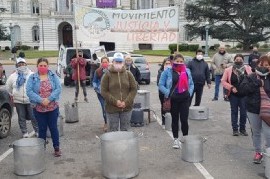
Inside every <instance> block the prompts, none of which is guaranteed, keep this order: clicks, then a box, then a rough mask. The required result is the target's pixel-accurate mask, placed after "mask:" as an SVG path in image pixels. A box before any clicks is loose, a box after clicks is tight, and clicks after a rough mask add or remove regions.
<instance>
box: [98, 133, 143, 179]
mask: <svg viewBox="0 0 270 179" xmlns="http://www.w3.org/2000/svg"><path fill="white" fill-rule="evenodd" d="M100 140H101V163H102V174H103V176H104V177H106V178H132V177H135V176H137V175H138V174H139V157H138V156H139V146H138V139H137V136H136V135H135V134H134V133H133V132H124V131H118V132H108V133H105V134H103V135H102V136H101V137H100Z"/></svg>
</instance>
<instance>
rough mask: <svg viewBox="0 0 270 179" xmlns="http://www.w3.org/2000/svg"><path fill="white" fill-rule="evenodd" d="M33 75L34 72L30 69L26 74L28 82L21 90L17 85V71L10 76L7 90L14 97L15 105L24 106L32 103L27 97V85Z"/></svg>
mask: <svg viewBox="0 0 270 179" xmlns="http://www.w3.org/2000/svg"><path fill="white" fill-rule="evenodd" d="M32 73H33V72H32V71H31V70H30V69H27V71H26V72H25V76H26V81H25V82H24V84H23V85H22V86H21V87H20V88H19V89H17V85H16V81H17V78H18V73H17V71H16V72H14V73H12V74H11V75H10V76H9V78H8V80H7V83H6V89H7V91H8V92H9V94H11V96H12V97H13V100H14V103H22V104H29V103H30V101H29V98H28V96H27V95H26V83H27V80H28V79H29V76H30V75H31V74H32Z"/></svg>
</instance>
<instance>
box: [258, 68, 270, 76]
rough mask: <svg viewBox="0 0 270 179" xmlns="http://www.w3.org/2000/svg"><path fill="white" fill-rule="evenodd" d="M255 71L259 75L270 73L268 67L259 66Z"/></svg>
mask: <svg viewBox="0 0 270 179" xmlns="http://www.w3.org/2000/svg"><path fill="white" fill-rule="evenodd" d="M255 71H256V73H257V74H258V75H259V76H267V75H268V74H269V70H268V68H267V67H257V68H256V70H255Z"/></svg>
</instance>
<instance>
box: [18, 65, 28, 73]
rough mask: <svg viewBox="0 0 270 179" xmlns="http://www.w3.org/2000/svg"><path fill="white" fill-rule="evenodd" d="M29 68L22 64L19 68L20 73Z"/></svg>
mask: <svg viewBox="0 0 270 179" xmlns="http://www.w3.org/2000/svg"><path fill="white" fill-rule="evenodd" d="M27 69H28V68H27V66H20V67H18V68H17V70H18V72H19V73H24V72H26V71H27Z"/></svg>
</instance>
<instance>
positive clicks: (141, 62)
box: [130, 54, 151, 84]
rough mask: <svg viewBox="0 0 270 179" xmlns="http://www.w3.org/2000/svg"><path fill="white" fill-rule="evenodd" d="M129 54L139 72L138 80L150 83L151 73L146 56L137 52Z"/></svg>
mask: <svg viewBox="0 0 270 179" xmlns="http://www.w3.org/2000/svg"><path fill="white" fill-rule="evenodd" d="M130 56H131V58H132V59H133V63H134V64H135V65H136V67H138V69H139V71H140V73H141V79H140V81H141V82H142V81H144V82H145V83H146V84H150V82H151V73H150V69H149V64H148V62H147V60H146V58H145V57H144V56H143V55H139V54H131V55H130Z"/></svg>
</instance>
